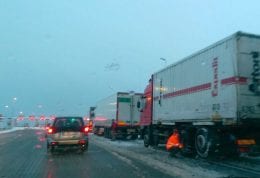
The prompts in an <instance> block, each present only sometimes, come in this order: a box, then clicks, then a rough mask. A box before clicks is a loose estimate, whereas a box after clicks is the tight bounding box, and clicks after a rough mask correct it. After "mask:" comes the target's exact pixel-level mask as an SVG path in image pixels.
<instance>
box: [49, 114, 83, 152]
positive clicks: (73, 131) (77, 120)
mask: <svg viewBox="0 0 260 178" xmlns="http://www.w3.org/2000/svg"><path fill="white" fill-rule="evenodd" d="M68 146H70V147H77V148H78V149H79V150H80V151H81V152H84V151H86V150H87V149H88V127H85V126H84V121H83V118H82V117H56V118H55V119H54V121H53V125H52V126H51V127H49V128H48V131H47V149H48V151H51V152H53V151H54V150H55V149H56V148H58V147H68Z"/></svg>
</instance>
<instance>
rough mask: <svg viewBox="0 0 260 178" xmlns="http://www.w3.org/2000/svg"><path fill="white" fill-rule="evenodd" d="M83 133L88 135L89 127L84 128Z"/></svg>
mask: <svg viewBox="0 0 260 178" xmlns="http://www.w3.org/2000/svg"><path fill="white" fill-rule="evenodd" d="M81 132H83V133H84V134H85V135H87V134H88V133H89V127H88V126H85V127H82V129H81Z"/></svg>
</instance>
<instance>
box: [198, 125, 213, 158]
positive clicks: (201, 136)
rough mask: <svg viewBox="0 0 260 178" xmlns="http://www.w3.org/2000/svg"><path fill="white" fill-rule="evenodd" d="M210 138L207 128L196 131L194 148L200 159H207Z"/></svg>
mask: <svg viewBox="0 0 260 178" xmlns="http://www.w3.org/2000/svg"><path fill="white" fill-rule="evenodd" d="M211 142H212V140H211V138H210V136H209V130H208V129H207V128H200V129H198V130H197V133H196V136H195V147H196V151H197V153H198V155H199V156H200V157H202V158H207V157H208V156H209V153H210V148H211Z"/></svg>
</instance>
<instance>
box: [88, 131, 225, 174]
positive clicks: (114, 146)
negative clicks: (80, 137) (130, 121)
mask: <svg viewBox="0 0 260 178" xmlns="http://www.w3.org/2000/svg"><path fill="white" fill-rule="evenodd" d="M91 142H92V143H94V144H97V145H99V146H101V147H102V148H104V149H106V150H108V151H110V152H116V153H118V154H119V155H121V156H124V157H126V158H127V157H128V158H132V159H135V160H139V161H141V162H143V163H145V164H147V165H149V166H151V167H153V168H154V169H157V170H159V171H162V172H164V173H166V174H168V175H170V176H176V177H194V178H196V177H198V178H201V177H205V178H206V177H209V178H212V177H226V176H227V175H226V174H222V173H219V172H216V171H214V170H209V169H205V168H202V167H200V166H199V165H197V164H196V162H194V161H193V162H192V161H191V160H190V159H185V158H172V157H169V154H168V153H167V152H165V151H162V150H155V149H147V148H144V146H143V142H142V141H141V140H129V141H118V140H116V141H111V140H109V139H105V138H103V137H98V136H95V135H91V137H90V144H91Z"/></svg>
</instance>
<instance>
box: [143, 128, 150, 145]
mask: <svg viewBox="0 0 260 178" xmlns="http://www.w3.org/2000/svg"><path fill="white" fill-rule="evenodd" d="M149 143H150V137H149V133H148V132H147V131H145V133H144V146H145V147H148V146H149Z"/></svg>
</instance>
